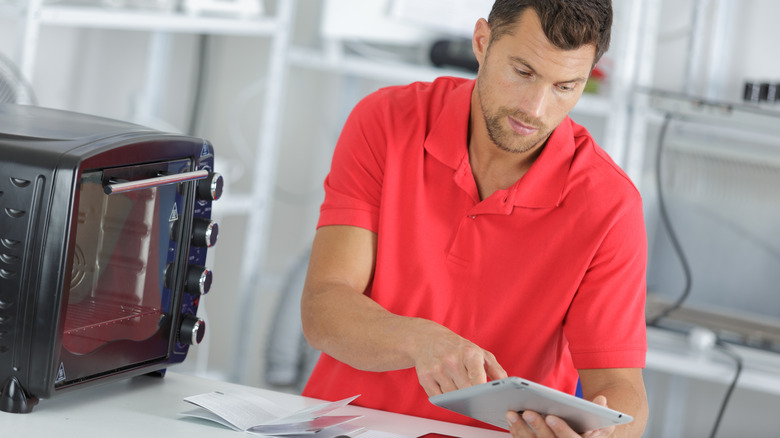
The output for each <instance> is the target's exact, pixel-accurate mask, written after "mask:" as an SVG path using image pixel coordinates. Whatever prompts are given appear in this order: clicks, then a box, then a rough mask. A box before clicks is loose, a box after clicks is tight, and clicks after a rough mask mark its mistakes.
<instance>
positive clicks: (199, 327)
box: [179, 315, 206, 345]
mask: <svg viewBox="0 0 780 438" xmlns="http://www.w3.org/2000/svg"><path fill="white" fill-rule="evenodd" d="M205 335H206V323H205V322H204V321H203V320H202V319H200V318H198V317H197V316H192V315H185V316H184V318H182V320H181V325H180V326H179V342H181V343H182V344H188V345H195V344H200V341H202V340H203V336H205Z"/></svg>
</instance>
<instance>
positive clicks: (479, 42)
mask: <svg viewBox="0 0 780 438" xmlns="http://www.w3.org/2000/svg"><path fill="white" fill-rule="evenodd" d="M488 44H490V25H489V24H488V22H487V20H485V19H484V18H480V19H479V20H478V21H477V24H476V25H474V35H473V36H472V38H471V48H472V49H473V50H474V56H476V57H477V62H479V65H480V66H482V64H483V62H484V61H485V55H486V54H487V48H488Z"/></svg>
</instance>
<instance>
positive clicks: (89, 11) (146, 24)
mask: <svg viewBox="0 0 780 438" xmlns="http://www.w3.org/2000/svg"><path fill="white" fill-rule="evenodd" d="M38 19H39V20H40V22H41V24H46V25H51V26H68V27H85V28H94V29H118V30H136V31H155V30H159V31H169V32H181V33H198V34H220V35H245V36H263V35H271V34H273V33H274V32H276V30H277V27H278V26H277V23H276V20H274V19H273V18H272V17H261V18H241V17H235V18H228V17H212V16H200V15H187V14H183V13H180V12H164V11H145V10H127V9H124V10H119V9H101V8H94V7H76V6H44V7H42V8H41V10H40V15H39V17H38Z"/></svg>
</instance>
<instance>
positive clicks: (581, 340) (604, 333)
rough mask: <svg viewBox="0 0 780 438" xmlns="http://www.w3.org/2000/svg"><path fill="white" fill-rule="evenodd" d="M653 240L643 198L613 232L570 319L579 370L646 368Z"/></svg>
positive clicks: (568, 328) (567, 324)
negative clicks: (647, 228)
mask: <svg viewBox="0 0 780 438" xmlns="http://www.w3.org/2000/svg"><path fill="white" fill-rule="evenodd" d="M646 267H647V237H646V232H645V225H644V215H643V211H642V202H641V198H639V196H638V195H637V198H636V200H635V201H634V202H633V204H632V205H630V206H629V207H628V208H627V210H626V211H625V213H624V214H623V215H622V216H621V217H619V218H617V219H616V221H615V222H614V224H613V226H612V227H611V228H610V229H609V230H608V231H607V233H606V235H605V236H604V238H603V241H602V242H601V245H600V246H599V248H598V250H597V251H596V253H595V256H594V257H593V260H592V262H591V264H590V266H589V268H588V270H587V272H586V273H585V276H584V278H583V280H582V283H581V285H580V287H579V289H578V291H577V293H576V295H575V297H574V299H573V301H572V303H571V306H570V308H569V311H568V313H567V316H566V322H565V324H564V330H565V334H566V338H567V339H568V341H569V350H570V352H571V356H572V360H573V363H574V366H575V367H576V368H577V369H593V368H644V366H645V356H646V353H647V333H646V332H647V328H646V324H645V298H646V295H647V293H646Z"/></svg>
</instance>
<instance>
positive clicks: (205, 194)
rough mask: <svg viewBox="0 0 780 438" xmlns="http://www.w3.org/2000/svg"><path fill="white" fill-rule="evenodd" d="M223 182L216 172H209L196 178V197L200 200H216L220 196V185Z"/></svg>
mask: <svg viewBox="0 0 780 438" xmlns="http://www.w3.org/2000/svg"><path fill="white" fill-rule="evenodd" d="M224 184H225V182H224V181H223V179H222V175H220V174H219V173H217V172H209V176H207V177H206V178H203V179H199V180H198V190H197V197H198V199H200V200H201V201H216V200H217V199H219V198H220V197H221V196H222V186H224Z"/></svg>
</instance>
